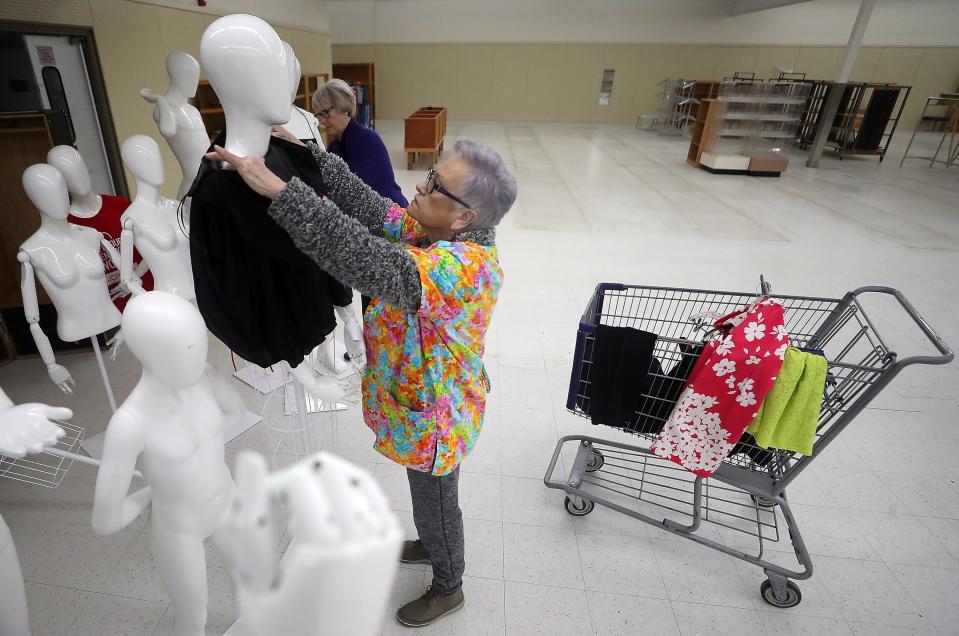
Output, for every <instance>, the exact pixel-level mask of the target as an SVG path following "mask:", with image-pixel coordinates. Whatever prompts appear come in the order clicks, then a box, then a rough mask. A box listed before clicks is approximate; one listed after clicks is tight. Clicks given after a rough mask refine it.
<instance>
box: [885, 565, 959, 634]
mask: <svg viewBox="0 0 959 636" xmlns="http://www.w3.org/2000/svg"><path fill="white" fill-rule="evenodd" d="M889 569H890V570H892V573H893V574H894V575H895V576H896V579H898V580H899V582H900V583H901V584H902V586H903V587H904V588H906V589H907V590H909V595H910V596H912V598H913V599H914V600H915V601H916V604H917V605H918V606H919V607H920V609H921V610H922V614H923V616H924V617H926V618H928V619H930V620H932V623H933V625H934V626H935V627H936V628H937V629H941V630H943V631H956V630H959V596H957V595H956V594H955V592H956V584H957V583H959V575H957V573H956V572H955V571H954V570H943V569H939V568H928V567H922V566H918V565H900V564H892V565H890V566H889Z"/></svg>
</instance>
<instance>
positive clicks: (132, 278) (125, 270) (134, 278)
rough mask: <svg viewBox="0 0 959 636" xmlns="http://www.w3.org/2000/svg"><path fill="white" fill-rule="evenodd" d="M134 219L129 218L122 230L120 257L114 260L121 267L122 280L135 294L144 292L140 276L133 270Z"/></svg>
mask: <svg viewBox="0 0 959 636" xmlns="http://www.w3.org/2000/svg"><path fill="white" fill-rule="evenodd" d="M132 228H133V221H130V220H127V221H126V222H125V223H124V224H123V230H122V231H121V232H120V257H119V259H117V260H114V261H113V262H114V263H117V264H118V266H119V268H120V282H122V283H123V285H124V286H125V287H126V288H127V289H128V290H130V293H131V294H133V295H134V296H136V295H138V294H142V293H144V291H143V287H141V286H140V277H139V276H138V275H137V273H136V272H134V271H133V249H134V240H133V229H132Z"/></svg>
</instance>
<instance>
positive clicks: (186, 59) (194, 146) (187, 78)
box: [140, 51, 210, 199]
mask: <svg viewBox="0 0 959 636" xmlns="http://www.w3.org/2000/svg"><path fill="white" fill-rule="evenodd" d="M166 71H167V75H169V76H170V87H169V88H168V89H167V92H166V93H163V94H162V95H160V94H157V93H154V92H153V91H151V90H150V89H148V88H144V89H141V90H140V96H141V97H143V99H145V100H147V101H148V102H150V103H151V104H155V105H156V106H155V107H154V109H153V121H155V122H156V123H157V126H159V128H160V134H161V135H163V138H164V139H166V141H167V143H168V144H169V145H170V150H172V151H173V154H174V156H176V160H177V162H178V163H179V164H180V170H181V171H182V172H183V180H182V181H181V182H180V188H179V190H177V194H176V196H177V199H182V198H183V196H184V195H185V194H186V193H187V191H188V190H189V189H190V184H191V183H193V179H194V178H195V177H196V173H197V170H198V169H199V167H200V161H201V160H202V159H203V155H204V153H205V152H206V150H207V148H209V147H210V138H209V136H207V132H206V126H204V125H203V119H202V118H201V117H200V111H198V110H197V109H196V108H194V107H193V105H192V104H190V102H189V100H190V98H192V97H194V96H196V87H197V84H198V83H199V81H200V64H199V63H198V62H197V61H196V60H195V59H193V56H192V55H190V54H188V53H184V52H183V51H174V52H173V53H170V55H168V56H167V58H166Z"/></svg>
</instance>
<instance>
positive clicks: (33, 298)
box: [17, 163, 120, 393]
mask: <svg viewBox="0 0 959 636" xmlns="http://www.w3.org/2000/svg"><path fill="white" fill-rule="evenodd" d="M23 189H24V191H25V192H26V194H27V197H28V198H29V199H30V201H31V202H32V203H33V204H34V205H35V206H36V207H37V209H38V210H39V211H40V229H38V230H37V231H36V232H34V233H33V234H32V235H31V236H30V237H29V238H28V239H27V240H26V241H24V242H23V244H22V245H21V246H20V251H19V253H18V254H17V260H18V261H19V262H20V264H21V268H22V272H21V274H22V277H21V284H20V286H21V291H22V293H23V310H24V314H25V315H26V318H27V322H28V323H29V324H30V333H31V334H32V335H33V341H34V343H36V346H37V349H38V350H39V352H40V358H41V359H42V360H43V363H44V364H45V365H46V366H47V373H48V374H49V376H50V379H51V380H52V381H53V383H54V384H56V385H57V386H58V387H60V389H61V390H62V391H64V392H65V393H71V392H72V390H73V387H74V386H75V383H74V381H73V378H72V377H71V376H70V373H69V371H67V370H66V369H65V368H64V367H62V366H61V365H59V364H57V363H56V358H55V357H54V355H53V349H52V348H51V347H50V341H49V340H48V339H47V336H46V335H45V334H44V333H43V330H42V329H41V328H40V308H39V302H38V300H37V288H36V282H35V280H34V276H36V277H37V278H38V279H40V283H41V284H42V285H43V288H44V289H45V290H46V292H47V294H48V295H49V296H50V300H52V301H53V305H54V307H55V308H56V310H57V335H59V336H60V338H61V339H62V340H66V341H68V342H75V341H77V340H82V339H84V338H90V337H93V336H96V335H98V334H101V333H103V332H104V331H107V330H109V329H112V328H113V327H116V326H117V325H118V324H120V312H119V311H118V310H117V308H116V307H115V306H114V304H113V303H112V302H111V300H110V293H109V291H108V290H107V283H106V278H105V276H104V273H103V264H102V263H101V261H100V247H101V246H103V247H104V248H105V249H107V250H108V251H109V252H111V253H113V254H114V256H115V257H116V259H117V260H119V256H117V255H116V254H115V252H114V251H113V247H112V246H111V245H110V244H109V243H108V242H106V241H104V240H103V239H102V238H101V236H100V235H99V234H98V233H97V232H96V231H95V230H92V229H90V228H86V227H80V226H77V225H72V224H70V223H67V215H68V214H69V213H70V200H69V197H68V194H67V185H66V182H65V181H64V179H63V175H61V174H60V171H59V170H57V169H56V168H54V167H53V166H51V165H48V164H45V163H41V164H35V165H32V166H30V167H29V168H27V169H26V170H25V171H24V173H23Z"/></svg>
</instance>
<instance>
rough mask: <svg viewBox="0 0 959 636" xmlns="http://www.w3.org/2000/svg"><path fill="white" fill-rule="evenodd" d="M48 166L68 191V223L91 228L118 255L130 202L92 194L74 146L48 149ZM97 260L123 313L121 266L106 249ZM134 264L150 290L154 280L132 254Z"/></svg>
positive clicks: (124, 292) (125, 294)
mask: <svg viewBox="0 0 959 636" xmlns="http://www.w3.org/2000/svg"><path fill="white" fill-rule="evenodd" d="M47 163H48V164H50V165H51V166H53V167H54V168H56V169H57V170H59V171H60V174H62V175H63V178H64V180H65V181H66V182H67V190H68V191H69V192H70V216H68V217H67V221H69V222H70V223H72V224H74V225H81V226H83V227H89V228H93V229H94V230H96V231H97V232H99V233H100V234H101V235H103V237H104V238H106V240H107V241H109V243H110V245H111V246H112V248H113V251H115V252H119V251H120V232H121V230H122V229H123V228H122V227H121V226H120V217H121V216H122V215H123V212H124V210H126V209H127V206H129V205H130V201H128V200H127V199H124V198H123V197H117V196H113V195H111V194H97V193H95V192H93V189H92V186H91V184H90V173H89V172H88V171H87V165H86V163H84V161H83V157H82V156H81V155H80V153H79V152H77V149H76V148H74V147H73V146H56V147H54V148H51V149H50V151H49V152H48V153H47ZM100 258H101V259H102V260H103V271H104V273H105V274H106V277H107V285H108V286H109V288H110V297H111V298H113V302H114V304H115V305H116V306H117V309H119V310H120V311H123V307H124V305H126V303H127V301H128V300H130V292H129V291H128V290H127V289H126V287H125V286H123V285H121V284H120V263H119V262H114V260H113V258H112V257H111V256H110V252H109V251H107V250H106V249H104V250H101V252H100ZM133 263H134V268H135V270H136V273H137V276H138V277H139V278H140V280H141V285H142V287H143V288H144V289H147V290H150V289H153V277H152V275H151V274H150V272H149V271H148V270H147V266H146V264H145V263H143V257H141V256H140V254H139V252H136V251H134V253H133Z"/></svg>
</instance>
